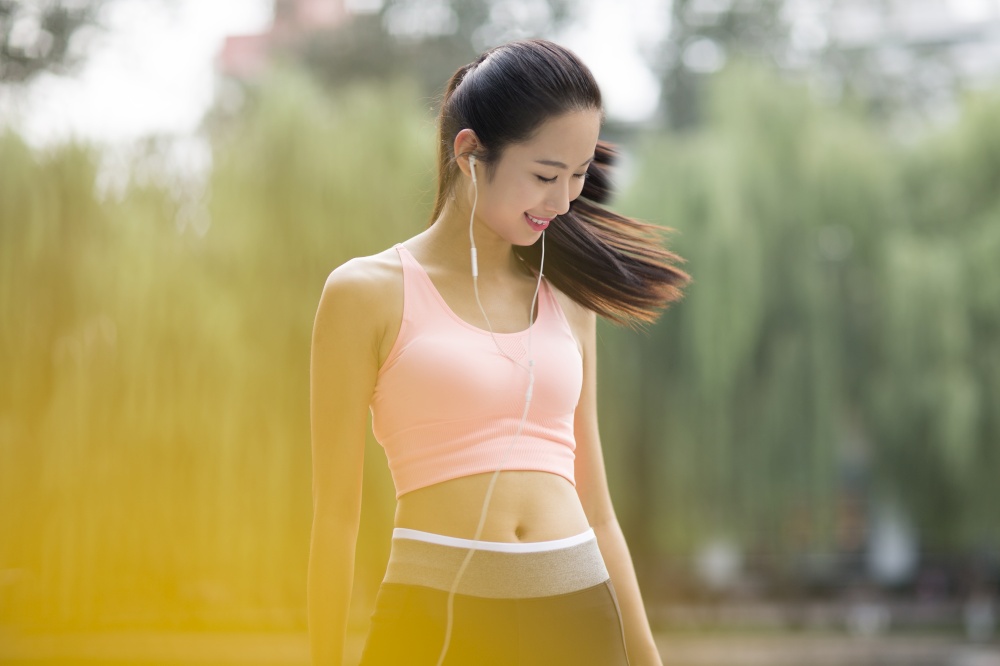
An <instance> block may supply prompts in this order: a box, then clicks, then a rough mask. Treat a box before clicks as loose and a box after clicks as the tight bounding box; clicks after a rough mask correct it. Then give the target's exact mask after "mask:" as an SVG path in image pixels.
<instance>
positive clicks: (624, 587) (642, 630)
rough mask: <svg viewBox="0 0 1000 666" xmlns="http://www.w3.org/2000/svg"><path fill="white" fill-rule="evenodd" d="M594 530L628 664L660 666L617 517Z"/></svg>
mask: <svg viewBox="0 0 1000 666" xmlns="http://www.w3.org/2000/svg"><path fill="white" fill-rule="evenodd" d="M594 533H595V534H597V543H598V545H599V546H600V548H601V556H602V557H603V558H604V563H605V565H606V566H607V568H608V573H609V574H610V575H611V583H612V585H614V587H615V593H616V594H617V596H618V605H619V606H620V608H621V613H622V623H623V625H624V627H625V648H626V649H627V650H628V655H629V664H630V666H662V665H663V661H662V659H661V658H660V655H659V653H658V652H657V650H656V644H655V643H654V642H653V632H652V630H651V629H650V627H649V619H648V618H647V617H646V609H645V606H644V605H643V603H642V595H641V594H640V593H639V583H638V581H637V580H636V577H635V568H634V567H633V566H632V557H631V555H630V554H629V551H628V545H627V544H626V543H625V536H624V535H623V534H622V530H621V526H620V525H619V524H618V521H617V520H610V521H608V522H606V523H602V524H600V525H594Z"/></svg>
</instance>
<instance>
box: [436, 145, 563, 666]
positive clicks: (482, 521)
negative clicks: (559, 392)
mask: <svg viewBox="0 0 1000 666" xmlns="http://www.w3.org/2000/svg"><path fill="white" fill-rule="evenodd" d="M475 163H476V161H475V158H472V157H470V159H469V166H470V168H471V169H472V187H473V192H474V193H473V200H472V212H471V213H470V214H469V243H470V245H471V255H472V288H473V291H475V294H476V303H477V304H478V305H479V311H480V312H482V313H483V318H484V319H485V320H486V326H487V328H488V329H489V331H490V337H491V338H492V339H493V344H494V345H496V348H497V351H498V352H500V354H501V355H502V356H504V357H506V358H508V359H510V360H511V362H513V363H514V364H515V365H517V366H518V367H519V368H521V369H523V370H525V371H526V372H527V373H528V389H527V391H526V392H525V395H524V410H523V411H522V412H521V421H520V422H519V423H518V425H517V430H516V431H515V432H514V436H513V438H512V439H511V441H510V443H509V444H508V445H507V448H506V449H505V450H504V453H503V456H501V458H500V463H499V464H498V465H497V468H496V470H495V471H494V472H493V476H492V478H490V483H489V485H488V486H487V488H486V495H485V496H484V498H483V508H482V510H481V512H480V514H479V524H478V525H477V526H476V533H475V535H474V536H473V537H472V540H473V541H479V537H481V536H482V534H483V528H484V527H485V525H486V515H487V513H488V512H489V507H490V500H491V499H492V498H493V489H494V488H495V487H496V482H497V479H498V478H499V477H500V472H501V471H502V470H503V467H504V465H505V464H506V463H507V458H508V457H509V456H510V452H511V451H513V449H514V445H515V444H516V443H517V441H518V440H519V439H520V438H521V432H522V431H523V430H524V424H525V423H526V422H527V420H528V409H529V407H530V406H531V398H532V394H533V391H534V386H535V359H534V357H533V356H532V354H531V332H532V329H533V328H534V324H535V305H536V303H537V302H538V292H539V289H540V288H541V286H542V268H543V267H544V266H545V231H542V239H541V240H542V257H541V261H540V262H539V265H538V282H537V283H536V284H535V293H534V295H533V296H532V297H531V310H530V312H529V314H528V349H527V354H528V365H527V366H525V365H524V364H523V363H520V362H519V361H518V360H517V359H515V358H514V357H512V356H511V355H510V354H508V353H507V352H505V351H504V350H503V348H502V347H501V346H500V343H499V342H497V339H496V335H495V334H494V332H493V324H492V323H490V318H489V316H488V315H487V314H486V309H485V308H484V307H483V303H482V301H480V300H479V266H478V265H477V260H476V241H475V238H474V237H473V233H472V229H473V221H474V220H475V216H476V204H477V203H478V202H479V186H478V185H477V183H476V175H475V174H476V172H475ZM475 552H476V549H475V547H472V548H469V549H468V552H467V553H466V554H465V558H464V559H463V560H462V564H461V565H459V567H458V571H457V572H456V574H455V580H454V581H452V584H451V589H449V590H448V603H447V621H446V624H445V632H444V645H443V646H442V647H441V654H440V655H439V656H438V661H437V666H443V664H444V658H445V655H447V653H448V647H449V645H450V644H451V633H452V628H453V627H454V622H455V594H456V592H457V591H458V586H459V583H460V582H461V580H462V576H463V575H464V574H465V569H466V568H467V567H468V565H469V562H470V561H471V560H472V556H473V554H474V553H475Z"/></svg>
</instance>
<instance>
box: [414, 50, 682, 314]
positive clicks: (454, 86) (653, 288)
mask: <svg viewBox="0 0 1000 666" xmlns="http://www.w3.org/2000/svg"><path fill="white" fill-rule="evenodd" d="M590 109H594V110H598V111H602V104H601V91H600V89H599V88H598V86H597V82H596V81H595V80H594V77H593V75H592V74H591V73H590V70H589V69H587V66H586V65H584V64H583V63H582V62H581V61H580V59H579V58H577V56H576V55H575V54H574V53H573V52H572V51H570V50H568V49H566V48H563V47H561V46H559V45H557V44H553V43H552V42H548V41H544V40H539V39H532V40H524V41H517V42H510V43H508V44H504V45H502V46H498V47H496V48H493V49H490V50H489V51H487V52H485V53H483V54H482V55H481V56H480V57H479V58H478V59H476V60H475V61H474V62H472V63H470V64H468V65H466V66H464V67H462V68H460V69H459V70H458V71H457V72H455V74H453V75H452V77H451V79H450V80H449V81H448V86H447V88H446V89H445V93H444V98H443V100H442V103H441V112H440V115H439V116H438V189H437V199H436V201H435V203H434V212H433V213H432V214H431V223H432V224H433V222H434V220H436V219H437V218H438V216H439V215H440V214H441V211H442V210H443V209H444V206H445V203H446V202H447V200H448V199H449V197H450V196H451V193H452V190H453V188H454V187H455V182H456V180H457V179H458V174H459V168H458V165H457V164H456V162H455V158H456V156H455V155H454V154H453V150H454V149H453V146H454V141H455V136H456V135H457V134H458V133H459V131H461V130H462V129H465V128H469V129H471V130H472V131H473V132H475V134H476V137H477V138H478V140H479V143H480V145H481V146H482V152H481V153H477V154H476V159H477V161H479V162H481V163H483V164H484V165H485V167H486V175H487V178H492V176H493V175H494V172H495V170H496V166H497V163H498V162H499V160H500V157H501V155H502V154H503V151H504V149H505V148H506V147H507V146H509V145H511V144H514V143H519V142H521V141H526V140H528V139H530V138H531V136H532V134H534V132H535V131H536V130H537V129H538V128H539V127H540V126H541V125H542V124H543V123H544V122H545V121H547V120H548V119H550V118H553V117H556V116H559V115H562V114H564V113H567V112H570V111H579V110H590ZM614 158H615V151H614V148H613V147H612V146H611V144H609V143H607V142H605V141H599V142H598V144H597V150H596V153H595V156H594V161H593V162H591V163H590V166H589V167H588V169H587V179H586V181H585V183H584V186H583V191H582V193H581V194H580V197H579V198H577V199H576V200H575V201H574V202H573V203H572V204H571V206H570V209H569V212H567V213H566V214H565V215H560V216H559V217H558V218H557V219H556V220H554V223H553V224H552V225H551V226H550V227H549V228H548V230H547V231H546V238H545V243H546V247H545V276H546V278H548V280H549V281H550V282H551V283H552V284H553V285H555V286H556V287H557V288H559V290H561V291H562V292H564V293H565V294H566V295H567V296H569V297H570V298H572V299H573V300H575V301H576V302H578V303H580V304H581V305H583V306H585V307H587V308H589V309H591V310H593V311H594V312H596V313H597V314H599V315H601V316H602V317H605V318H607V319H610V320H611V321H614V322H616V323H619V324H626V325H630V326H635V325H637V324H639V323H644V322H652V321H654V320H655V319H656V318H657V316H658V315H659V313H660V311H661V310H663V309H664V308H665V307H666V306H667V305H668V304H669V303H670V302H672V301H675V300H677V299H679V298H680V297H681V288H682V287H683V286H684V285H685V284H686V283H687V282H688V280H689V279H690V278H689V277H688V275H687V274H686V273H685V272H684V271H682V270H680V269H679V268H677V267H676V266H675V264H678V263H682V262H683V259H681V258H680V257H678V256H677V255H676V254H674V253H672V252H670V251H669V250H667V249H666V248H665V247H664V246H663V245H662V236H663V234H664V233H665V232H666V231H669V230H668V229H665V228H663V227H659V226H656V225H653V224H649V223H646V222H641V221H638V220H633V219H631V218H627V217H623V216H621V215H618V214H616V213H614V212H611V211H609V210H607V209H605V208H604V207H603V206H602V205H601V204H603V203H604V202H606V201H607V200H608V199H609V198H610V196H611V180H610V168H611V165H612V163H613V162H614ZM514 251H515V253H517V254H518V256H520V257H521V259H523V260H524V263H525V264H526V265H527V266H528V267H530V268H531V269H532V270H534V271H535V274H537V271H538V266H539V262H540V259H541V245H540V243H535V244H534V245H531V246H528V247H520V246H515V247H514Z"/></svg>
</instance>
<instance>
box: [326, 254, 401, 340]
mask: <svg viewBox="0 0 1000 666" xmlns="http://www.w3.org/2000/svg"><path fill="white" fill-rule="evenodd" d="M402 301H403V280H402V267H401V266H400V263H399V255H398V254H397V253H396V250H395V249H393V248H389V249H387V250H384V251H382V252H379V253H378V254H373V255H370V256H365V257H355V258H354V259H351V260H349V261H347V262H345V263H343V264H341V265H340V266H338V267H337V268H335V269H333V271H331V272H330V274H329V275H328V276H327V278H326V283H325V284H324V285H323V293H322V296H321V297H320V303H319V309H318V311H317V315H316V324H317V328H319V327H323V326H334V325H338V324H339V325H341V326H344V325H347V324H348V323H349V324H350V326H351V328H352V329H354V331H355V332H357V333H362V334H371V333H377V334H378V335H379V336H380V337H381V336H382V335H383V334H384V333H385V330H386V327H387V326H389V325H390V324H391V323H392V322H393V321H394V320H398V319H399V318H400V316H401V313H402ZM397 324H398V322H397Z"/></svg>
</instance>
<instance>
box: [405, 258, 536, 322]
mask: <svg viewBox="0 0 1000 666" xmlns="http://www.w3.org/2000/svg"><path fill="white" fill-rule="evenodd" d="M397 247H399V248H401V249H402V250H403V251H404V252H406V254H407V255H409V257H410V261H412V262H413V263H414V265H415V266H416V267H417V269H418V271H419V273H420V275H421V276H422V277H423V279H425V280H427V284H428V286H429V287H430V288H431V291H432V292H433V293H434V297H435V298H436V299H437V301H438V303H440V304H441V307H442V308H443V309H444V311H445V312H447V313H448V316H450V317H451V318H452V319H454V320H455V321H456V322H458V323H459V324H461V325H462V326H464V327H466V328H468V329H470V330H473V331H476V332H478V333H482V334H483V335H496V336H504V337H516V336H521V335H527V334H528V333H529V332H531V331H532V330H533V329H534V328H535V327H536V326H538V322H539V321H541V319H542V291H543V290H545V289H548V284H546V281H545V278H544V276H543V277H542V286H541V287H540V288H539V289H538V316H537V317H535V320H534V322H532V323H531V325H530V326H528V327H527V328H525V329H524V330H521V331H514V332H513V333H498V332H491V331H490V330H489V329H485V328H480V327H479V326H476V325H475V324H470V323H469V322H467V321H465V320H464V319H462V318H461V317H459V316H458V314H456V313H455V311H454V310H452V309H451V306H450V305H448V301H446V300H444V296H442V295H441V292H440V291H438V288H437V287H436V286H435V285H434V280H432V279H431V276H430V275H429V274H428V273H427V271H426V270H425V269H424V267H423V266H422V265H421V264H420V262H419V261H417V258H416V257H414V256H413V253H412V252H410V250H409V249H408V248H407V247H406V246H405V245H403V244H402V243H399V244H398V245H397Z"/></svg>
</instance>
